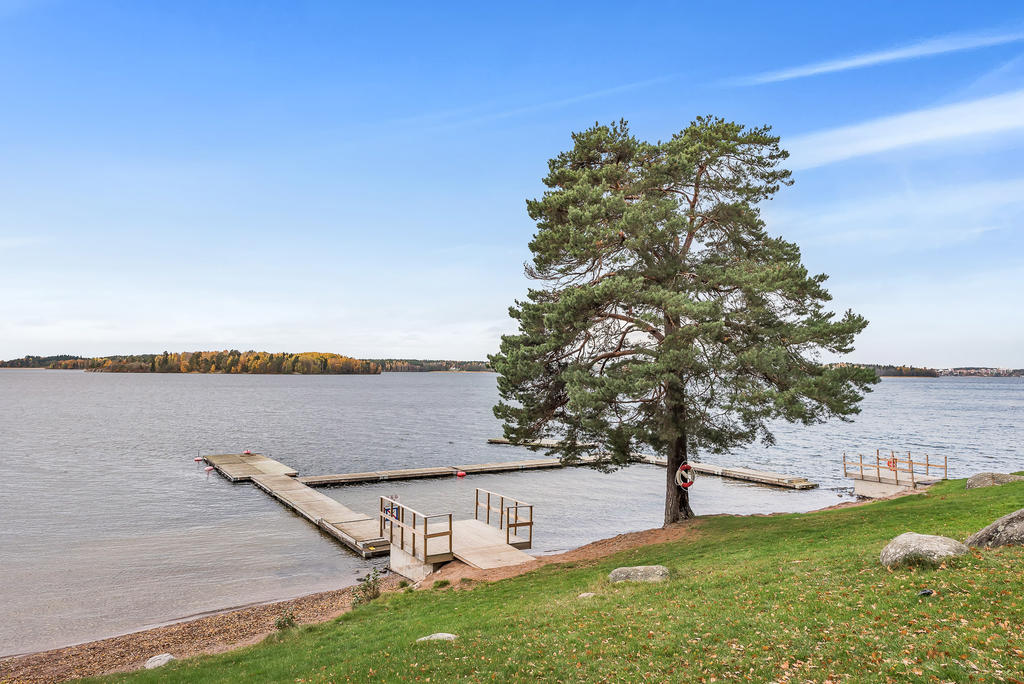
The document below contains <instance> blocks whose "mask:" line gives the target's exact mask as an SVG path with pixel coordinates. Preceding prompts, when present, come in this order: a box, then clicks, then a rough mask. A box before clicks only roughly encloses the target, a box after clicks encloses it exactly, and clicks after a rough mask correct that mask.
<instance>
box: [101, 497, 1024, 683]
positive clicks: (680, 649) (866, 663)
mask: <svg viewBox="0 0 1024 684" xmlns="http://www.w3.org/2000/svg"><path fill="white" fill-rule="evenodd" d="M1019 508H1024V482H1020V483H1011V484H1006V485H1002V486H999V487H988V488H984V489H975V490H971V491H967V490H965V489H964V481H963V480H954V481H949V482H945V483H942V484H940V485H937V486H935V487H933V488H932V490H931V491H930V492H929V493H927V494H924V495H921V496H908V497H903V498H900V499H894V500H891V501H883V502H877V503H873V504H870V505H866V506H860V507H855V508H846V509H839V510H833V511H823V512H819V513H808V514H793V515H780V516H772V517H728V516H717V517H710V518H704V519H701V521H700V522H699V523H698V525H699V532H700V534H699V536H698V537H697V538H696V539H692V540H689V541H683V542H673V543H668V544H659V545H654V546H647V547H642V548H639V549H635V550H632V551H627V552H623V553H620V554H618V555H615V556H612V557H609V558H607V559H604V560H602V561H600V562H597V563H593V564H586V565H575V566H572V565H557V566H556V565H552V566H547V567H544V568H541V569H539V570H537V571H535V572H531V573H529V574H526V575H523V576H521V577H517V578H514V579H510V580H504V581H501V582H496V583H494V584H488V585H481V586H477V587H475V588H473V590H472V591H456V590H454V589H453V588H450V587H449V588H438V589H431V590H425V591H417V592H409V593H400V594H393V595H389V596H385V597H383V598H381V599H378V600H377V601H375V602H373V603H371V604H369V605H367V606H365V607H362V608H359V609H356V610H355V611H353V612H351V613H349V614H347V615H344V616H342V617H341V618H339V619H337V620H334V621H332V622H328V623H324V624H320V625H312V626H308V627H301V628H298V629H291V630H287V631H285V632H283V633H281V634H279V635H275V636H273V637H271V638H269V639H267V640H266V641H264V642H263V643H261V644H259V645H256V646H252V647H248V648H244V649H240V650H237V651H232V652H230V653H226V654H221V655H217V656H204V657H199V658H193V659H189V660H184V661H179V662H175V663H172V664H170V665H168V666H165V667H163V668H160V669H158V670H150V671H141V672H138V673H134V674H131V675H122V676H118V677H114V678H112V679H111V681H121V680H129V681H132V682H150V681H153V682H155V681H161V682H164V681H171V682H243V681H246V682H264V681H282V682H283V681H289V682H328V681H333V682H346V681H354V682H369V681H380V682H394V681H423V682H426V681H430V682H448V681H452V680H459V679H465V680H469V681H508V680H512V681H534V680H545V681H616V682H638V681H658V682H660V681H665V682H682V681H687V682H691V681H692V682H705V681H707V682H711V681H737V680H738V681H754V682H768V681H793V682H805V681H812V682H824V681H834V682H839V681H847V682H886V681H897V682H906V681H921V682H947V681H954V682H966V681H978V682H992V681H1008V682H1014V681H1016V682H1024V597H1022V594H1024V547H1006V548H1002V549H993V550H985V551H976V550H972V553H971V554H970V555H968V556H965V557H962V558H961V559H958V560H956V561H954V562H952V563H950V564H949V565H948V567H942V568H939V569H934V570H932V569H920V568H917V569H903V570H897V571H894V572H889V571H887V570H886V569H885V568H883V567H881V565H879V562H878V553H879V551H880V550H881V548H882V546H883V545H884V544H885V543H886V542H888V541H889V540H890V539H891V538H893V537H895V536H896V535H897V534H900V533H902V532H907V531H914V532H920V533H922V534H941V535H947V536H950V537H954V538H957V539H960V540H963V539H964V538H965V537H966V536H967V535H968V534H970V533H972V532H975V531H977V530H978V529H981V528H982V527H984V526H985V525H988V524H989V523H990V522H992V521H993V520H995V519H996V518H998V517H1001V516H1003V515H1006V514H1007V513H1010V512H1012V511H1015V510H1017V509H1019ZM651 564H662V565H665V566H667V567H668V568H669V570H670V571H671V573H672V577H671V579H670V580H669V581H668V582H664V583H662V584H651V585H630V584H617V585H611V584H609V583H608V582H607V574H608V572H609V571H610V570H612V569H613V568H615V567H618V566H621V565H651ZM923 588H929V589H933V590H934V591H935V594H934V595H933V596H931V597H927V598H924V597H919V596H918V592H919V590H921V589H923ZM586 591H593V592H596V593H597V595H596V596H594V597H592V598H589V599H579V598H577V595H578V594H579V593H580V592H586ZM433 632H452V633H455V634H458V635H459V639H458V640H457V641H454V642H426V643H419V644H417V643H415V640H416V638H417V637H421V636H424V635H427V634H431V633H433Z"/></svg>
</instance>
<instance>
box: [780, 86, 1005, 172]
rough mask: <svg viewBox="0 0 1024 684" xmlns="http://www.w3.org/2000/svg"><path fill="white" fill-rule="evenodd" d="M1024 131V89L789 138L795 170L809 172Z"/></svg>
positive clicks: (791, 161)
mask: <svg viewBox="0 0 1024 684" xmlns="http://www.w3.org/2000/svg"><path fill="white" fill-rule="evenodd" d="M1021 128H1024V90H1016V91H1013V92H1009V93H1003V94H1002V95H996V96H993V97H986V98H982V99H978V100H970V101H967V102H957V103H954V104H948V105H942V106H939V107H932V108H929V109H919V110H917V111H913V112H908V113H905V114H898V115H895V116H887V117H882V118H880V119H874V120H872V121H867V122H864V123H860V124H855V125H853V126H844V127H841V128H833V129H830V130H825V131H820V132H817V133H809V134H806V135H800V136H796V137H793V138H789V139H785V140H784V141H783V144H784V145H785V147H786V148H787V149H788V150H789V151H790V153H791V155H792V156H791V160H790V167H791V168H794V169H807V168H812V167H815V166H823V165H825V164H831V163H834V162H838V161H843V160H845V159H852V158H854V157H862V156H865V155H869V154H877V153H879V152H885V151H888V150H894V149H898V148H903V147H910V146H912V145H921V144H925V143H932V142H937V141H940V140H949V139H953V138H963V137H967V136H977V135H985V134H992V133H1000V132H1005V131H1010V130H1015V129H1021Z"/></svg>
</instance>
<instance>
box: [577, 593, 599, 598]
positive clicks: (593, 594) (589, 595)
mask: <svg viewBox="0 0 1024 684" xmlns="http://www.w3.org/2000/svg"><path fill="white" fill-rule="evenodd" d="M591 596H596V594H595V593H594V592H592V591H585V592H583V593H582V594H580V595H579V596H577V597H576V598H590V597H591Z"/></svg>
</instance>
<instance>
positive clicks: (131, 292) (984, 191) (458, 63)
mask: <svg viewBox="0 0 1024 684" xmlns="http://www.w3.org/2000/svg"><path fill="white" fill-rule="evenodd" d="M666 5H671V3H635V4H631V5H630V6H629V7H628V8H627V7H626V6H624V5H622V4H621V3H614V4H613V3H599V2H588V3H579V4H568V3H565V4H558V5H556V4H554V3H536V4H528V3H521V4H515V5H509V6H499V5H496V4H492V3H465V4H454V3H416V4H411V3H410V4H398V3H376V4H374V5H369V6H368V5H364V4H359V5H356V4H347V3H340V2H337V3H335V2H323V3H316V2H279V3H268V2H244V3H243V2H238V3H235V2H219V3H209V2H185V1H183V0H177V1H175V2H153V3H137V2H127V1H125V2H101V1H96V2H88V3H83V2H61V1H60V0H0V358H11V357H16V356H21V355H23V354H29V353H32V354H51V353H76V354H85V355H100V354H113V353H140V352H152V351H162V350H163V349H170V350H186V349H211V348H241V349H249V348H255V349H267V350H274V351H284V350H290V351H300V350H321V351H336V352H341V353H347V354H352V355H357V356H371V357H372V356H398V357H420V358H424V357H430V358H435V357H443V358H482V357H483V356H484V355H485V354H487V353H491V352H493V351H495V350H496V348H497V342H498V337H499V335H500V334H501V333H502V332H507V331H510V330H511V329H512V326H511V321H510V320H509V319H508V318H507V313H506V312H507V307H508V306H509V305H510V304H511V303H512V301H513V300H514V299H515V298H516V297H521V296H523V294H524V293H525V290H526V288H527V286H528V281H527V280H526V279H525V278H524V276H523V275H522V263H523V262H524V261H525V260H527V259H528V258H529V252H528V249H527V246H526V245H527V242H528V241H529V239H530V237H531V235H532V234H533V230H534V226H533V225H532V223H531V221H530V220H529V218H528V217H527V215H526V212H525V205H524V200H525V199H526V198H529V197H534V196H537V195H538V194H540V192H541V191H542V186H541V183H540V179H541V177H542V176H543V175H544V174H545V171H546V162H547V159H548V158H550V157H552V156H554V155H555V154H557V153H558V152H559V151H561V150H563V149H565V148H566V147H567V146H568V145H569V144H570V139H569V134H570V132H572V131H576V130H580V129H583V128H585V127H587V126H589V125H591V124H593V122H595V121H601V122H608V121H612V120H617V119H619V118H626V119H628V120H629V121H630V122H631V124H632V127H633V130H634V132H635V133H636V134H637V135H638V136H640V137H643V138H648V139H652V140H654V139H659V138H667V137H669V136H670V135H671V134H672V133H673V132H676V131H678V130H680V129H681V128H684V127H685V126H686V125H687V123H688V122H689V121H691V120H692V119H693V117H694V116H696V115H698V114H705V113H710V114H716V115H720V116H724V117H726V118H728V119H732V120H736V121H739V122H743V123H747V124H750V125H760V124H770V125H772V126H773V127H774V129H775V131H776V132H777V133H778V134H779V135H781V136H782V141H783V146H785V147H786V148H788V149H790V150H791V151H792V153H793V156H792V157H791V159H790V161H791V167H792V168H793V169H794V174H795V176H794V177H795V180H796V184H795V185H794V186H793V187H792V188H789V189H786V190H784V191H783V192H782V193H781V195H780V196H779V197H778V198H777V199H776V200H775V201H773V202H772V203H770V204H769V205H767V206H765V207H764V216H765V218H766V220H767V221H768V224H769V229H770V230H771V231H772V232H774V233H777V234H781V235H783V236H785V237H786V238H788V239H791V240H794V241H796V242H797V243H798V244H800V245H801V247H802V249H803V253H804V261H805V263H806V264H807V266H808V267H809V268H810V269H811V270H812V271H815V272H825V273H828V274H830V276H831V279H830V281H829V287H830V289H831V291H832V293H833V295H834V296H835V302H834V303H835V306H836V308H837V309H845V308H847V307H852V308H853V309H854V310H856V311H857V312H858V313H861V314H863V315H865V316H866V317H868V319H870V320H871V325H870V326H869V328H868V330H867V331H866V332H865V333H864V334H863V335H862V336H861V338H860V339H859V342H858V344H857V351H856V353H855V354H854V355H853V357H852V358H853V359H854V360H859V361H880V362H896V363H917V364H927V365H933V366H951V365H974V364H977V365H1000V366H1015V367H1022V366H1024V313H1022V312H1024V306H1022V304H1021V302H1022V300H1024V249H1022V248H1024V226H1022V222H1024V164H1021V162H1020V159H1021V156H1022V153H1024V6H1022V5H1020V4H1017V3H1010V2H1005V3H978V4H976V5H975V6H972V7H971V8H970V12H969V13H966V11H965V7H966V6H965V5H963V4H962V3H935V2H927V3H924V2H922V3H910V2H906V3H890V2H879V3H870V2H868V3H858V4H857V5H856V6H853V5H850V6H848V7H847V6H840V5H839V4H837V3H814V4H812V3H806V4H797V3H749V4H745V3H733V4H730V5H729V9H728V11H727V10H724V9H716V7H715V6H713V5H714V4H713V3H700V4H682V3H680V4H678V5H676V6H668V7H666Z"/></svg>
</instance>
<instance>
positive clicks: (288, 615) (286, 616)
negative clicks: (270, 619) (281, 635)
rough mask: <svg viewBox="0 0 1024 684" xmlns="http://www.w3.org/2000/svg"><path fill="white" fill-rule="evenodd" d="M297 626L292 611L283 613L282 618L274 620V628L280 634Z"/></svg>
mask: <svg viewBox="0 0 1024 684" xmlns="http://www.w3.org/2000/svg"><path fill="white" fill-rule="evenodd" d="M296 624H297V623H296V622H295V614H294V613H293V612H292V611H290V610H286V611H285V612H283V613H281V617H279V618H277V619H276V620H274V627H276V628H277V631H279V632H283V631H284V630H286V629H291V628H292V627H294V626H295V625H296Z"/></svg>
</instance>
